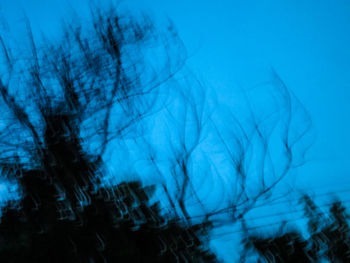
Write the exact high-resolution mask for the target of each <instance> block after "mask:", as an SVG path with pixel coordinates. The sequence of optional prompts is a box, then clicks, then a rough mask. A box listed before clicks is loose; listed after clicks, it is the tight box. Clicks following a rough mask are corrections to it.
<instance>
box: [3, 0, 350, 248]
mask: <svg viewBox="0 0 350 263" xmlns="http://www.w3.org/2000/svg"><path fill="white" fill-rule="evenodd" d="M68 2H69V4H68ZM87 2H88V1H84V0H71V1H62V0H61V1H59V0H30V1H29V0H11V1H10V0H2V1H1V2H0V12H1V16H0V17H1V19H0V26H1V27H0V32H1V31H3V33H6V34H7V32H6V31H7V30H8V29H11V32H12V33H15V34H12V35H13V36H18V38H17V39H16V41H17V42H20V41H21V40H20V36H21V35H22V36H23V32H25V31H24V30H22V29H23V27H22V26H21V23H22V22H23V21H24V19H23V17H24V13H25V14H26V15H27V16H28V18H29V20H30V21H31V25H32V27H33V31H34V33H35V34H39V33H40V32H44V33H45V34H49V35H50V34H51V35H55V34H56V33H57V28H58V25H59V24H60V21H61V20H60V18H61V17H69V16H70V15H71V14H72V12H73V10H75V12H76V13H78V14H79V15H80V17H82V18H83V17H84V16H85V15H86V14H88V12H89V10H88V4H87ZM96 2H99V1H96ZM100 2H105V1H102V0H101V1H100ZM121 6H123V7H126V8H128V9H131V10H141V11H145V12H146V13H147V14H150V15H151V16H152V17H153V18H154V19H155V21H156V23H159V24H160V25H161V24H162V23H163V22H164V21H165V19H167V17H169V18H170V19H171V20H172V21H173V22H174V25H175V27H176V29H177V30H178V32H179V35H180V37H181V38H182V39H183V41H184V44H185V45H186V47H187V48H188V54H189V55H190V59H189V60H188V65H189V66H190V68H191V69H192V70H193V72H194V73H195V74H196V75H197V76H198V78H199V79H200V80H201V81H202V82H203V83H204V84H205V85H206V86H208V87H211V88H213V89H215V91H216V93H217V101H218V103H220V104H227V105H230V104H232V103H234V101H235V94H236V92H237V91H238V90H240V89H249V88H251V87H253V86H255V85H257V84H259V83H262V82H264V81H267V80H269V76H270V73H271V68H273V69H274V70H275V71H276V72H277V73H278V74H279V76H280V77H281V79H283V81H284V83H285V84H286V85H287V87H288V88H289V89H290V90H291V91H292V92H293V93H294V94H295V95H296V96H297V97H298V98H299V100H300V101H301V102H302V104H303V105H304V106H305V108H306V109H307V110H308V111H309V113H310V115H311V118H312V121H313V133H314V134H315V141H314V144H313V146H312V148H311V149H310V151H309V153H308V155H307V160H308V162H307V163H306V164H305V165H304V166H303V167H301V168H299V169H298V171H297V174H298V177H297V180H295V184H296V186H297V187H300V188H307V189H308V190H314V191H315V192H317V191H319V189H330V190H332V189H345V188H346V187H349V185H350V176H349V174H350V136H349V135H350V2H349V1H346V0H317V1H316V0H284V1H280V0H265V1H262V0H216V1H213V0H202V1H199V0H176V1H175V0H167V1H161V0H125V1H123V2H122V3H121ZM21 28H22V29H21ZM15 38H16V37H15ZM227 249H228V248H227Z"/></svg>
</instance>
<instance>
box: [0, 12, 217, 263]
mask: <svg viewBox="0 0 350 263" xmlns="http://www.w3.org/2000/svg"><path fill="white" fill-rule="evenodd" d="M93 22H94V23H93V31H89V32H90V34H88V35H83V33H82V31H81V28H80V27H77V28H74V29H73V28H68V29H67V30H66V33H65V39H64V41H63V42H62V43H61V44H59V45H53V44H49V43H47V45H46V47H45V49H39V48H37V47H36V45H35V43H34V39H33V36H32V35H31V34H30V42H31V52H32V55H31V57H30V60H29V62H28V61H27V62H26V63H28V64H29V66H28V64H25V65H23V64H22V63H20V62H17V61H16V60H14V59H13V58H12V54H11V52H10V50H9V49H8V47H6V46H5V44H4V41H2V44H3V50H4V58H5V60H6V63H7V69H8V71H7V75H6V74H4V75H3V78H2V80H1V82H0V92H1V96H2V100H3V103H4V104H5V105H6V107H5V108H6V114H8V116H9V124H8V125H7V126H6V127H5V128H4V129H3V130H2V133H1V135H2V136H3V137H2V139H3V140H2V147H3V149H7V151H5V150H4V151H3V153H2V154H3V158H2V161H1V163H0V166H1V168H2V174H3V175H6V177H7V179H8V180H9V181H13V182H16V183H17V184H18V185H19V186H20V189H21V198H20V200H17V201H14V200H10V201H9V202H8V203H7V205H6V206H5V207H4V208H3V214H2V219H1V224H0V259H1V261H2V262H186V261H187V262H188V261H191V262H211V261H214V260H215V257H214V256H213V255H212V254H211V253H209V252H208V248H207V242H208V240H206V239H205V238H206V237H207V233H208V230H209V229H210V224H209V223H200V224H190V223H189V222H185V221H184V220H182V219H181V218H176V217H174V216H172V217H170V216H167V215H166V214H164V213H161V209H160V205H159V203H158V202H155V203H154V202H153V203H151V202H150V201H149V199H150V198H151V197H152V195H153V193H154V191H155V187H154V186H148V187H142V186H141V184H140V183H139V182H125V183H120V184H118V185H116V186H113V185H108V184H104V183H103V180H102V177H103V172H102V170H103V167H104V162H103V154H104V152H105V151H106V149H107V146H108V143H109V142H110V141H111V140H113V139H115V138H122V137H123V136H129V135H130V134H131V133H134V134H135V135H137V133H138V127H137V125H138V124H139V122H138V120H140V119H142V118H143V117H145V116H146V115H147V114H149V113H150V111H151V108H152V107H151V106H152V103H153V99H154V94H153V93H152V92H153V90H154V89H155V88H156V87H157V86H159V85H160V84H161V83H162V82H163V81H165V80H166V79H168V78H170V77H171V76H169V75H167V76H165V77H164V79H161V77H158V78H157V79H156V80H153V81H152V82H148V83H147V85H144V84H142V85H141V82H144V81H145V79H141V77H142V76H143V75H141V73H140V71H139V70H143V69H139V68H138V66H139V64H136V63H135V60H137V61H138V60H139V59H141V58H142V57H141V54H140V53H141V52H139V51H140V50H139V45H145V44H146V43H147V41H148V40H150V39H151V38H152V35H151V34H152V30H151V25H150V24H149V23H148V22H147V21H146V20H143V21H142V22H141V23H138V22H136V21H135V20H133V19H130V18H128V17H122V16H120V15H119V14H116V13H115V12H113V11H109V12H102V11H101V12H97V13H96V15H95V17H94V20H93ZM28 29H30V27H28ZM91 32H93V33H94V34H91ZM167 66H171V65H169V64H167ZM15 72H17V73H18V72H21V73H22V74H23V75H22V76H21V78H27V79H26V81H23V79H21V80H22V81H21V82H20V85H19V86H16V85H13V86H11V85H12V83H13V81H14V76H15ZM17 77H18V75H17ZM26 83H27V86H26V85H25V84H26ZM16 89H17V90H18V89H21V93H17V94H16ZM24 100H26V102H24ZM112 115H113V118H112V117H111V116H112ZM91 138H93V139H92V140H91ZM86 141H89V142H93V143H95V144H98V146H96V147H92V148H93V150H91V145H87V144H86ZM89 150H90V154H88V151H89ZM91 153H92V154H91ZM5 156H6V157H5Z"/></svg>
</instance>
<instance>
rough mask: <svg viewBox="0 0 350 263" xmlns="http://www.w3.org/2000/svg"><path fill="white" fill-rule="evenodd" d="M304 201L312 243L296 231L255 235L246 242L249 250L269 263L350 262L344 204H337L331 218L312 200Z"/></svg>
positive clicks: (349, 244) (349, 233)
mask: <svg viewBox="0 0 350 263" xmlns="http://www.w3.org/2000/svg"><path fill="white" fill-rule="evenodd" d="M303 201H304V204H305V216H306V218H307V220H308V232H309V233H308V235H309V238H308V239H305V238H304V237H303V235H302V234H301V231H296V230H293V231H287V232H285V233H275V234H273V235H269V236H266V235H265V236H263V235H256V234H255V235H250V236H248V237H247V238H246V241H245V243H246V249H252V250H253V251H256V252H258V254H259V255H260V256H261V259H263V260H265V261H266V262H324V260H327V261H329V262H350V231H349V230H350V229H349V223H348V215H347V214H346V211H345V207H344V206H343V204H342V203H341V202H340V201H334V202H333V203H332V204H331V206H330V208H329V215H327V214H326V213H322V212H321V211H320V209H319V208H318V207H317V206H316V205H315V203H314V202H313V200H312V199H311V198H310V197H309V196H307V195H305V196H304V197H303ZM265 261H264V262H265Z"/></svg>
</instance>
